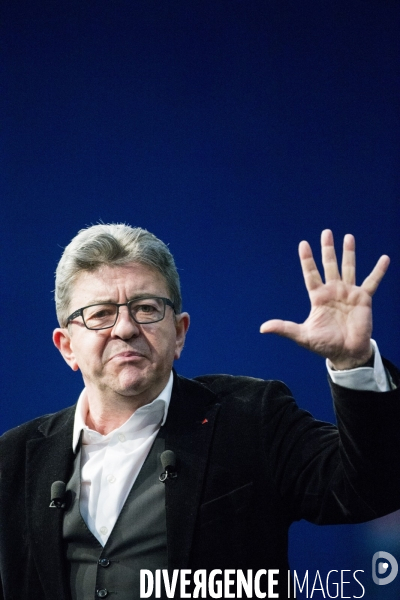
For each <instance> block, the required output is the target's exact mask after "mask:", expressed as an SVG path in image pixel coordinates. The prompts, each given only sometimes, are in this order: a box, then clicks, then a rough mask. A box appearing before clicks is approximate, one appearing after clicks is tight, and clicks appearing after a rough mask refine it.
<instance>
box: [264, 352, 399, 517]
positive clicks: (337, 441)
mask: <svg viewBox="0 0 400 600" xmlns="http://www.w3.org/2000/svg"><path fill="white" fill-rule="evenodd" d="M388 365H389V370H390V372H391V375H392V378H393V379H394V380H395V381H398V375H399V373H398V371H397V370H396V369H395V368H394V367H393V366H392V365H390V364H389V363H386V366H387V367H388ZM330 385H331V390H332V395H333V399H334V406H335V412H336V416H337V427H336V426H334V425H331V424H329V423H323V422H321V421H318V420H316V419H314V418H313V417H312V416H311V415H310V414H309V413H308V412H307V411H304V410H301V409H300V408H298V407H297V405H296V404H295V402H294V400H293V398H292V397H291V394H290V391H289V390H288V389H287V388H286V387H285V386H284V385H283V384H280V383H278V382H275V385H273V386H272V388H273V389H271V388H269V390H268V392H267V394H266V395H264V398H263V404H264V407H263V435H264V438H265V449H266V453H267V464H270V465H271V475H272V477H273V478H274V481H275V485H276V488H277V490H278V493H279V494H280V495H281V497H282V499H283V501H285V502H286V503H287V505H288V507H289V510H290V511H291V513H292V516H293V518H294V519H301V518H305V519H307V520H309V521H311V522H314V523H317V524H335V523H351V522H353V523H354V522H361V521H365V520H369V519H373V518H376V517H378V516H382V515H383V514H387V513H389V512H392V511H394V510H397V509H398V508H400V477H399V472H398V471H399V468H398V465H399V464H400V435H399V431H398V427H399V425H398V424H399V423H400V393H399V390H398V389H395V390H392V391H389V392H381V393H379V392H366V391H355V390H350V389H346V388H342V387H340V386H337V385H335V384H333V383H332V382H330Z"/></svg>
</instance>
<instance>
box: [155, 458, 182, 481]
mask: <svg viewBox="0 0 400 600" xmlns="http://www.w3.org/2000/svg"><path fill="white" fill-rule="evenodd" d="M160 460H161V464H162V468H163V469H164V471H163V472H162V473H161V475H160V476H159V480H160V481H161V482H162V483H164V482H165V481H166V480H167V479H175V477H178V473H177V472H176V456H175V452H172V450H164V452H163V453H162V454H161V456H160Z"/></svg>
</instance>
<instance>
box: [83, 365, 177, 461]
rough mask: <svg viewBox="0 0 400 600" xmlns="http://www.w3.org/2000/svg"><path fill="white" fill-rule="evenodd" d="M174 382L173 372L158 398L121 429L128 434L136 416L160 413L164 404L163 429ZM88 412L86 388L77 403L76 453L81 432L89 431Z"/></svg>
mask: <svg viewBox="0 0 400 600" xmlns="http://www.w3.org/2000/svg"><path fill="white" fill-rule="evenodd" d="M173 382H174V376H173V374H172V371H171V374H170V376H169V379H168V383H167V385H166V386H165V388H164V389H163V390H162V392H161V393H160V394H159V395H158V396H157V398H155V399H154V400H153V401H152V402H150V403H149V404H145V405H143V406H141V407H140V408H138V409H137V410H136V411H135V412H134V413H133V414H132V415H131V416H130V417H129V419H128V420H127V421H126V422H125V423H123V425H121V428H124V432H126V431H127V432H129V430H130V429H133V428H134V423H135V421H134V419H133V417H134V416H135V415H137V416H140V415H142V414H143V413H149V412H153V411H158V410H160V404H163V407H162V410H163V417H162V420H161V423H160V427H162V425H164V423H165V421H166V419H167V415H168V408H169V403H170V401H171V395H172V386H173ZM88 410H89V402H88V398H87V393H86V388H84V389H83V390H82V392H81V394H80V396H79V399H78V403H77V405H76V409H75V419H74V432H73V438H72V450H73V451H74V452H76V451H77V448H78V444H79V439H80V437H81V432H82V431H84V432H85V431H89V427H88V426H87V425H86V416H87V413H88ZM118 429H120V428H118Z"/></svg>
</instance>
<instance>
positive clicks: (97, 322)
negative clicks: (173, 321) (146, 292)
mask: <svg viewBox="0 0 400 600" xmlns="http://www.w3.org/2000/svg"><path fill="white" fill-rule="evenodd" d="M167 305H168V306H170V307H171V308H172V310H173V311H174V312H175V306H174V304H173V303H172V302H171V300H169V299H168V298H160V297H158V296H142V297H140V298H135V299H134V300H129V302H124V303H123V304H116V303H115V302H102V303H101V304H90V305H89V306H84V307H83V308H79V309H78V310H76V311H75V312H73V313H72V315H70V316H69V317H68V318H67V325H68V323H70V322H71V321H73V320H74V319H76V318H77V317H82V320H83V323H84V325H85V327H86V328H87V329H109V328H110V327H114V325H115V323H116V322H117V319H118V314H119V307H120V306H127V307H128V310H129V314H130V316H131V317H132V319H133V320H134V321H135V322H136V323H138V324H139V325H146V323H157V322H158V321H162V320H163V318H164V317H165V307H166V306H167Z"/></svg>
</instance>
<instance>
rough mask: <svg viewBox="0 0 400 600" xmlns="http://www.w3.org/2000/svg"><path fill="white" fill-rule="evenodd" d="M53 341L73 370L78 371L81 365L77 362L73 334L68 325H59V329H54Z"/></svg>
mask: <svg viewBox="0 0 400 600" xmlns="http://www.w3.org/2000/svg"><path fill="white" fill-rule="evenodd" d="M53 342H54V345H55V346H56V347H57V348H58V349H59V351H60V352H61V354H62V357H63V358H64V360H65V362H66V363H67V364H69V366H70V367H71V369H72V370H73V371H78V369H79V366H78V363H77V362H76V358H75V354H74V351H73V350H72V346H71V335H70V333H69V331H68V329H67V328H66V327H62V328H61V327H57V329H55V330H54V331H53Z"/></svg>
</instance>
